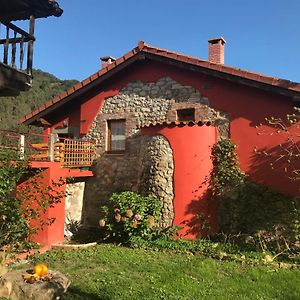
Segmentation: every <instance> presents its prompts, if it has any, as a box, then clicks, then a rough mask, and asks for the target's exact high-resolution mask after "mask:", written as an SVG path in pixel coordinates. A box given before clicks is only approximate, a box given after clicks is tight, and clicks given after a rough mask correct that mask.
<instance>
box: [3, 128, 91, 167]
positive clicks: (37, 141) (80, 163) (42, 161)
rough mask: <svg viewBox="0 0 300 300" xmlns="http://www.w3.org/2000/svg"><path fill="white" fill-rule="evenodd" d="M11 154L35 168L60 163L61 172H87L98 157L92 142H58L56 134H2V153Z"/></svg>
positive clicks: (76, 140)
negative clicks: (64, 170)
mask: <svg viewBox="0 0 300 300" xmlns="http://www.w3.org/2000/svg"><path fill="white" fill-rule="evenodd" d="M5 151H12V152H13V153H14V154H15V156H17V157H18V159H20V160H28V161H29V162H30V164H32V165H33V166H34V167H35V168H39V167H41V168H42V167H43V166H45V165H46V164H47V163H52V162H56V163H59V164H60V166H61V168H68V169H88V168H89V167H91V166H92V164H93V161H94V159H95V157H96V147H95V142H94V141H93V140H80V139H69V138H59V137H58V135H57V134H49V135H48V136H46V135H41V134H32V133H31V134H29V133H26V134H18V133H14V132H10V131H5V130H1V131H0V152H2V153H3V152H5Z"/></svg>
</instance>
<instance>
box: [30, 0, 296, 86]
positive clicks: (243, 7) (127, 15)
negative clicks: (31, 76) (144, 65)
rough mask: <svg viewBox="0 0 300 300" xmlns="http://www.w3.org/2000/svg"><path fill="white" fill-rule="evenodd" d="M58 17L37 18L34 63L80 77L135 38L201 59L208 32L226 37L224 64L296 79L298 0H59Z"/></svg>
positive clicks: (120, 52) (126, 48) (128, 46)
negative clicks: (60, 13)
mask: <svg viewBox="0 0 300 300" xmlns="http://www.w3.org/2000/svg"><path fill="white" fill-rule="evenodd" d="M57 1H58V3H59V4H60V6H61V7H62V8H63V9H64V14H63V15H62V16H61V17H60V18H55V17H51V18H48V19H39V20H37V24H36V37H37V42H36V44H35V57H34V66H35V68H39V69H41V70H44V71H47V72H50V73H52V74H54V75H56V76H57V77H59V78H61V79H78V80H82V79H84V78H86V77H88V76H89V75H91V74H92V73H94V72H96V71H97V70H98V69H99V66H100V62H99V58H100V57H101V56H106V55H112V56H114V57H116V58H118V57H120V56H122V55H123V54H124V53H126V52H128V51H129V50H131V49H132V48H134V47H135V46H136V45H137V42H138V41H139V40H144V41H146V42H147V43H149V44H151V45H153V46H157V47H161V48H166V49H170V50H173V51H177V52H180V53H184V54H188V55H192V56H196V57H199V58H203V59H207V55H208V54H207V49H208V45H207V40H208V39H209V38H211V37H218V36H223V37H224V38H225V40H226V41H227V44H226V49H225V64H227V65H231V66H235V67H239V68H243V69H248V70H250V71H253V72H259V73H264V74H266V75H272V76H276V77H280V78H285V79H289V80H293V81H298V82H300V38H299V36H300V34H299V28H300V18H299V11H300V1H299V0H284V1H283V0H273V1H271V0H214V1H201V0H160V1H159V0H139V1H136V0H127V1H125V0H110V1H106V0H102V1H101V0H86V1H82V0H57Z"/></svg>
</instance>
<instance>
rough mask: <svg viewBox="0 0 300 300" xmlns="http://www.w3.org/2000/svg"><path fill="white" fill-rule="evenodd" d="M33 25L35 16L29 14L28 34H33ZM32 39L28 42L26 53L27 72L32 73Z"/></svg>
mask: <svg viewBox="0 0 300 300" xmlns="http://www.w3.org/2000/svg"><path fill="white" fill-rule="evenodd" d="M34 25H35V17H34V15H31V16H30V22H29V34H30V36H34ZM33 42H34V41H33V40H30V41H29V42H28V53H27V73H28V74H29V75H32V64H33Z"/></svg>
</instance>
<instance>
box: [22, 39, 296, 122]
mask: <svg viewBox="0 0 300 300" xmlns="http://www.w3.org/2000/svg"><path fill="white" fill-rule="evenodd" d="M140 52H144V53H150V54H154V55H157V56H161V57H165V58H169V59H173V60H176V61H180V62H184V63H187V64H190V65H194V66H199V67H202V68H206V69H208V70H213V71H217V72H221V73H223V74H225V75H226V74H227V75H231V76H237V77H240V78H244V79H248V80H253V81H255V82H258V83H263V84H268V85H271V86H274V87H279V88H282V89H286V90H287V91H291V92H296V93H298V92H300V84H299V83H296V82H291V81H289V80H284V79H279V78H276V77H272V76H266V75H263V74H259V73H254V72H250V71H247V70H242V69H239V68H235V67H230V66H226V65H220V64H215V63H211V62H209V61H207V60H203V59H199V58H195V57H192V56H188V55H183V54H180V53H177V52H172V51H170V50H166V49H162V48H157V47H153V46H150V45H148V44H146V43H145V42H144V41H139V42H138V46H137V47H135V48H134V49H133V50H131V51H129V52H128V53H126V54H125V55H123V56H122V57H120V58H119V59H117V60H116V61H114V62H113V63H112V64H110V65H108V66H107V67H105V68H102V69H101V70H99V71H98V72H97V73H95V74H93V75H91V76H90V77H88V78H86V79H84V80H83V81H82V82H80V83H77V84H76V85H75V86H74V87H72V88H70V89H68V90H67V91H66V92H63V93H61V94H60V95H59V96H58V97H55V98H54V99H53V100H50V101H49V102H47V107H50V106H51V104H53V103H57V102H59V101H61V100H62V99H64V98H66V97H68V96H70V95H71V94H73V93H74V92H76V91H78V90H80V89H81V88H83V87H86V86H88V85H89V84H90V83H92V82H93V81H95V80H97V79H98V78H99V77H101V76H103V75H104V74H106V73H108V72H110V71H111V70H113V69H114V68H116V67H117V66H119V65H121V64H122V63H124V62H125V61H127V60H128V59H130V58H131V57H133V56H134V55H136V54H138V53H140ZM43 110H45V108H44V107H40V108H39V109H37V110H35V111H34V112H31V113H30V114H28V115H26V116H24V117H23V118H22V119H21V122H25V121H27V120H29V119H31V118H33V117H34V116H36V115H37V114H38V113H40V112H42V111H43Z"/></svg>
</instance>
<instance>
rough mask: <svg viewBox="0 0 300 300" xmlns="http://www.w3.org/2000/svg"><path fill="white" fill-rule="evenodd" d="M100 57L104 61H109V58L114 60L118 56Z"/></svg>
mask: <svg viewBox="0 0 300 300" xmlns="http://www.w3.org/2000/svg"><path fill="white" fill-rule="evenodd" d="M100 59H101V61H103V62H108V61H109V60H112V61H115V60H116V58H114V57H113V56H103V57H100Z"/></svg>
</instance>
